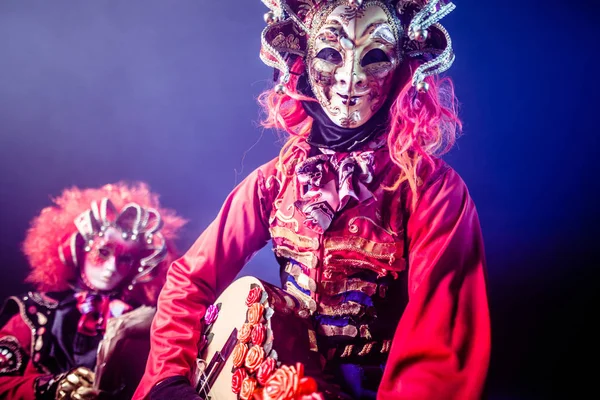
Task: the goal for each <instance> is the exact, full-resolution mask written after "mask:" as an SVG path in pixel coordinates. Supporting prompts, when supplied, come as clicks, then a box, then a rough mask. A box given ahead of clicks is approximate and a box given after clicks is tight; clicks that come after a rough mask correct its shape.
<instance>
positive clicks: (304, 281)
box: [285, 263, 317, 293]
mask: <svg viewBox="0 0 600 400" xmlns="http://www.w3.org/2000/svg"><path fill="white" fill-rule="evenodd" d="M285 272H287V273H288V274H290V275H291V276H293V277H294V279H295V280H296V283H297V284H298V285H299V286H300V287H301V288H302V289H305V290H310V291H311V292H313V293H314V292H316V291H317V283H316V282H315V281H314V279H312V278H311V277H310V276H308V275H306V274H305V273H304V271H302V268H300V267H299V266H297V265H294V264H292V263H287V264H286V265H285Z"/></svg>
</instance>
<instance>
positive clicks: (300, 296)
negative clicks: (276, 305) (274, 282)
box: [285, 282, 317, 313]
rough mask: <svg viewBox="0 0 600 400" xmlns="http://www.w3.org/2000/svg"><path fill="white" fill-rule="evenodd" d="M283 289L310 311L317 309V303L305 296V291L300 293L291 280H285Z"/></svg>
mask: <svg viewBox="0 0 600 400" xmlns="http://www.w3.org/2000/svg"><path fill="white" fill-rule="evenodd" d="M285 291H286V292H288V293H289V294H290V295H292V296H294V297H295V298H296V299H297V300H298V301H299V302H300V303H301V304H304V306H305V307H306V308H308V309H309V310H310V312H311V313H314V312H315V311H317V303H316V302H315V301H314V300H313V299H311V298H310V296H307V295H306V294H305V293H302V291H300V290H299V289H298V288H297V287H296V286H294V284H293V283H291V282H286V284H285Z"/></svg>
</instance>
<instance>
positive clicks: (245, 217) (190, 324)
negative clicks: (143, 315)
mask: <svg viewBox="0 0 600 400" xmlns="http://www.w3.org/2000/svg"><path fill="white" fill-rule="evenodd" d="M275 162H276V160H273V161H272V162H270V163H268V164H266V165H264V166H263V167H261V168H259V169H257V170H255V171H254V172H252V173H251V174H250V175H249V176H248V177H247V178H246V179H244V181H242V182H241V183H240V184H239V185H238V186H237V187H236V188H235V189H234V190H233V191H232V192H231V193H230V195H229V196H228V197H227V199H226V200H225V203H224V204H223V206H222V208H221V211H220V212H219V214H218V216H217V217H216V219H215V220H214V221H213V222H212V223H211V224H210V225H209V226H208V228H207V229H206V230H205V231H204V232H203V233H202V235H201V236H200V237H199V238H198V240H197V241H196V242H195V243H194V245H193V246H192V247H191V248H190V249H189V251H188V252H187V253H186V254H185V255H184V256H183V257H182V258H180V259H179V260H177V261H175V262H174V263H173V264H172V265H171V267H170V268H169V271H168V273H167V280H166V284H165V286H164V287H163V289H162V291H161V293H160V296H159V299H158V309H157V313H156V316H155V318H154V321H153V324H152V333H151V337H152V339H151V350H150V355H149V358H148V362H147V365H146V372H145V374H144V377H143V378H142V381H141V382H140V385H139V386H138V389H137V391H136V393H135V395H134V399H144V398H147V397H148V393H149V391H150V390H151V389H152V388H153V387H154V386H155V385H156V384H157V383H159V382H161V381H163V380H165V379H166V378H171V377H177V376H183V377H185V378H187V379H188V380H189V379H190V375H191V371H192V366H193V365H194V363H195V360H196V355H197V344H198V341H199V339H200V334H201V318H202V317H203V315H204V312H205V310H206V307H207V306H208V305H210V304H211V303H213V302H214V301H215V300H216V298H217V296H218V295H219V294H220V293H221V292H222V291H223V290H224V289H225V288H226V287H227V286H228V285H229V284H230V283H231V282H232V281H233V279H234V278H235V276H236V275H237V274H238V272H239V271H240V270H241V268H242V267H243V266H244V265H245V264H246V262H247V261H248V260H249V259H250V257H251V256H252V255H254V253H255V252H257V251H258V250H260V249H261V248H262V247H264V246H265V245H266V244H267V242H268V240H269V238H270V236H269V229H268V218H269V210H270V207H271V206H270V205H271V204H272V199H271V197H270V194H269V193H271V191H270V190H269V189H267V187H270V188H271V189H273V187H272V186H271V184H274V181H275V182H276V180H272V179H270V177H272V176H274V174H275Z"/></svg>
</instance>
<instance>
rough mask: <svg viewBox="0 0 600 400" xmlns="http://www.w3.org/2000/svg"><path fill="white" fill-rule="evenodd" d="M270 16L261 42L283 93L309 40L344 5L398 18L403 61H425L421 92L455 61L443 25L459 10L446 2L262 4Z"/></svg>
mask: <svg viewBox="0 0 600 400" xmlns="http://www.w3.org/2000/svg"><path fill="white" fill-rule="evenodd" d="M262 2H263V3H264V4H265V5H266V6H267V7H269V9H270V11H269V12H267V13H266V14H265V22H266V23H267V24H268V26H267V27H266V28H265V29H264V30H263V33H262V37H261V39H262V40H261V51H260V57H261V59H262V60H263V62H264V63H265V64H267V65H269V66H271V67H273V68H275V69H276V70H278V71H279V72H280V83H279V85H278V87H277V88H276V90H277V91H283V88H284V86H283V85H285V84H286V83H287V82H288V81H289V78H290V65H291V63H292V62H293V61H294V59H295V58H297V57H305V56H306V55H307V52H308V45H309V40H308V38H309V37H310V36H311V35H313V34H314V33H315V32H316V31H317V30H318V29H319V27H320V26H321V25H322V24H323V22H324V19H325V18H326V16H327V15H328V13H329V11H331V10H333V9H334V8H336V7H338V6H340V5H347V6H348V7H349V9H360V8H361V7H364V6H366V5H368V4H373V3H376V4H378V5H380V6H381V7H382V8H383V9H386V10H388V11H389V13H390V15H391V16H393V19H394V20H395V22H396V24H397V28H398V33H399V36H400V54H401V57H403V58H404V57H407V58H409V59H419V60H420V61H421V65H420V66H419V67H418V68H417V69H416V71H415V72H414V74H413V77H412V84H413V86H415V87H416V88H417V89H418V90H420V91H426V90H427V84H426V82H424V79H425V78H426V77H427V76H430V75H435V74H439V73H441V72H444V71H446V70H447V69H448V68H450V66H451V65H452V63H453V61H454V53H453V52H452V42H451V40H450V35H449V34H448V32H447V31H446V29H445V28H444V27H443V26H442V25H441V24H440V23H439V21H440V20H441V19H442V18H443V17H445V16H446V15H448V14H449V13H450V12H451V11H452V10H454V8H455V6H454V4H452V3H451V2H448V1H446V0H364V1H363V0H262Z"/></svg>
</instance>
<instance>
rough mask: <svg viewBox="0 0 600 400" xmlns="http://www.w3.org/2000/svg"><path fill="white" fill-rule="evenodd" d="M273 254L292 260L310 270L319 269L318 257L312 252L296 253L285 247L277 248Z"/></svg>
mask: <svg viewBox="0 0 600 400" xmlns="http://www.w3.org/2000/svg"><path fill="white" fill-rule="evenodd" d="M273 252H275V255H277V256H278V257H281V258H291V259H292V260H295V261H297V262H299V263H300V264H302V265H304V266H306V267H308V268H316V267H317V262H318V261H317V256H315V255H314V254H313V253H311V252H301V251H296V250H292V249H290V248H289V247H285V246H276V247H275V248H273Z"/></svg>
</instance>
